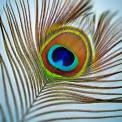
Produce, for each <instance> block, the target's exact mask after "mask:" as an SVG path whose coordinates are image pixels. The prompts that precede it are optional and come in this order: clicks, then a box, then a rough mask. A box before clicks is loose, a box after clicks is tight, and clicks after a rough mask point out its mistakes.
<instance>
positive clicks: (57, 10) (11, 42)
mask: <svg viewBox="0 0 122 122" xmlns="http://www.w3.org/2000/svg"><path fill="white" fill-rule="evenodd" d="M34 5H35V6H34ZM91 8H92V5H91V2H90V0H76V1H74V0H35V4H34V3H33V0H19V1H17V0H14V1H8V2H7V3H6V5H5V6H4V8H3V9H4V11H3V13H2V15H1V16H0V30H1V31H0V34H1V35H2V39H0V40H1V44H3V45H4V48H3V51H2V53H1V54H0V116H1V120H2V121H3V122H9V121H10V122H19V121H22V122H23V121H24V122H28V121H29V122H31V121H32V122H37V121H39V122H49V121H53V122H54V121H56V122H57V121H58V120H62V121H63V120H66V121H68V120H70V121H72V120H75V121H76V120H82V119H105V118H116V117H122V108H120V106H119V107H117V105H122V86H121V83H122V19H121V18H117V17H115V15H116V13H114V14H111V13H110V12H109V11H107V12H104V13H102V14H101V15H100V17H99V19H98V22H96V16H95V15H94V14H93V13H92V12H91ZM113 18H114V19H113ZM115 18H116V19H115ZM6 21H7V23H6ZM64 28H65V29H64ZM76 28H77V29H76ZM59 30H63V31H68V32H69V31H70V32H71V33H73V34H74V35H75V34H77V40H78V38H79V37H82V34H84V36H83V38H82V39H84V38H85V37H86V40H87V39H88V41H86V42H84V43H85V44H86V45H87V43H90V44H88V45H87V46H88V47H84V49H87V51H89V50H91V51H90V52H89V53H88V54H89V57H90V56H91V57H90V58H89V57H88V60H90V61H88V62H87V64H88V65H87V67H85V68H87V69H86V70H84V72H82V74H81V75H76V76H75V77H64V76H63V77H55V76H53V73H52V74H51V73H47V70H48V69H47V68H48V67H47V68H45V66H43V65H42V64H43V61H42V60H43V57H41V53H42V52H43V50H42V49H43V48H44V49H45V44H46V43H48V42H47V40H48V39H49V38H50V37H51V38H52V36H53V34H56V33H57V31H59ZM70 32H69V33H70ZM80 32H83V33H81V35H80V36H79V33H80ZM71 33H70V34H71ZM85 35H86V36H85ZM78 36H79V37H78ZM61 39H62V38H61ZM89 41H90V42H89ZM64 42H65V41H64ZM78 42H79V41H78ZM64 44H65V43H64ZM74 44H75V43H74ZM67 45H68V46H69V49H70V45H69V44H67ZM86 45H85V46H86ZM62 49H63V51H64V48H62ZM73 50H74V51H75V49H74V48H73ZM65 52H67V54H70V58H71V57H73V56H72V54H73V53H72V54H71V52H68V51H67V50H66V49H65ZM56 53H58V52H56ZM45 55H47V54H45ZM55 58H57V57H55ZM82 58H83V57H82ZM79 61H80V59H79ZM69 63H71V62H68V64H69ZM58 67H59V68H61V67H60V65H59V66H58ZM73 68H75V67H73ZM63 70H64V69H63ZM50 72H51V71H50ZM60 75H61V74H60ZM62 75H63V74H62ZM97 106H99V107H97ZM103 106H104V107H103ZM111 106H115V107H114V108H111Z"/></svg>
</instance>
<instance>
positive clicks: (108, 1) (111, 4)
mask: <svg viewBox="0 0 122 122" xmlns="http://www.w3.org/2000/svg"><path fill="white" fill-rule="evenodd" d="M92 1H93V3H94V4H93V5H94V8H93V10H94V12H95V13H96V14H97V16H99V14H100V13H101V12H103V11H105V10H110V11H119V16H122V0H92ZM5 2H6V0H0V14H2V6H3V4H5ZM0 39H1V36H0ZM2 50H3V49H2V46H1V44H0V52H1V51H2ZM98 107H99V106H98ZM115 107H116V106H113V108H115ZM89 121H90V122H122V118H116V119H105V120H103V119H102V120H83V121H82V122H89ZM77 122H81V120H80V121H77Z"/></svg>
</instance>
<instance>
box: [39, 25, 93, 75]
mask: <svg viewBox="0 0 122 122" xmlns="http://www.w3.org/2000/svg"><path fill="white" fill-rule="evenodd" d="M41 56H42V61H43V64H44V67H45V68H46V69H47V70H48V71H49V72H50V73H53V74H56V75H60V76H63V77H72V76H77V75H81V74H83V73H84V72H85V71H86V70H87V67H88V65H89V64H90V62H91V60H92V46H91V43H90V40H89V38H88V36H87V35H86V34H85V32H84V31H82V30H79V29H77V28H74V27H67V26H66V27H62V28H59V29H57V30H55V31H51V32H50V33H49V35H48V37H47V39H46V43H45V45H44V46H43V48H42V53H41Z"/></svg>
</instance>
